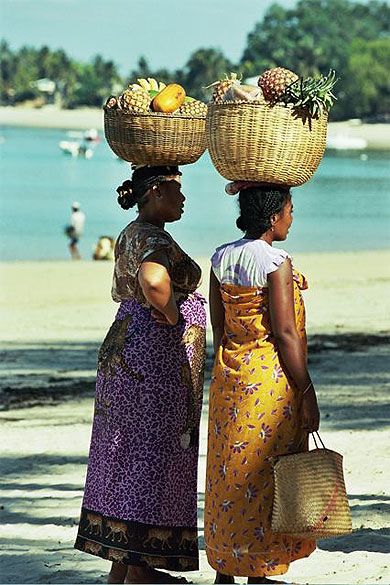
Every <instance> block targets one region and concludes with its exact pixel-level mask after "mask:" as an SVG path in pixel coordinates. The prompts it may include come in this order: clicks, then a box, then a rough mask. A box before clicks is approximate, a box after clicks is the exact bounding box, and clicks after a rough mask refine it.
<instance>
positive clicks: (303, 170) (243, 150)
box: [206, 102, 328, 187]
mask: <svg viewBox="0 0 390 585" xmlns="http://www.w3.org/2000/svg"><path fill="white" fill-rule="evenodd" d="M327 121H328V116H327V114H322V115H321V116H319V118H318V119H313V118H312V119H310V120H306V121H303V119H302V118H300V117H296V116H294V113H293V110H292V108H290V107H286V106H283V105H275V106H273V107H271V106H269V105H268V104H265V103H259V102H225V103H222V104H210V105H209V107H208V113H207V118H206V139H207V147H208V149H209V152H210V156H211V160H212V161H213V164H214V166H215V168H216V169H217V171H218V172H219V173H220V174H221V175H222V176H223V177H225V179H229V180H230V181H235V180H242V181H259V182H263V183H274V184H280V185H289V186H291V187H293V186H298V185H302V184H303V183H305V182H306V181H308V180H309V179H310V178H311V177H312V175H313V173H314V172H315V170H316V169H317V167H318V165H319V164H320V162H321V159H322V157H323V155H324V152H325V145H326V131H327Z"/></svg>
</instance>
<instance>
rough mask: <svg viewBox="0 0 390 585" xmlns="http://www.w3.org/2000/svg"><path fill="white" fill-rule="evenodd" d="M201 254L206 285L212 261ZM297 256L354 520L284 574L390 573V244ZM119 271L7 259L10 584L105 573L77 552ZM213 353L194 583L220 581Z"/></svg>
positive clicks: (323, 579)
mask: <svg viewBox="0 0 390 585" xmlns="http://www.w3.org/2000/svg"><path fill="white" fill-rule="evenodd" d="M199 261H200V263H201V265H202V267H203V269H204V274H205V277H204V280H203V283H202V286H201V292H203V293H204V294H206V293H207V288H208V282H207V273H208V262H207V260H205V259H200V260H199ZM294 263H295V265H296V267H297V268H299V269H300V270H301V271H302V272H303V273H304V274H305V275H306V276H307V278H308V280H309V285H310V288H309V290H308V291H306V292H305V302H306V308H307V313H308V334H309V347H310V369H311V372H312V376H313V379H314V381H315V385H316V388H317V392H318V396H319V402H320V408H321V413H322V423H321V436H322V438H323V440H324V442H325V444H326V446H327V447H329V448H331V449H334V450H336V451H339V452H340V453H342V454H343V455H344V465H345V478H346V483H347V490H348V493H349V498H350V504H351V510H352V517H353V528H354V531H353V533H352V534H351V535H349V536H345V537H340V538H337V539H332V540H324V541H320V542H319V543H318V550H317V551H316V552H315V553H314V554H313V555H312V556H311V557H310V558H308V559H304V560H301V561H297V562H296V563H293V564H292V565H291V567H290V570H289V572H288V573H287V575H285V576H284V577H283V578H281V581H284V582H289V583H292V582H294V583H297V584H301V585H303V584H306V583H307V584H309V583H310V584H311V585H312V584H316V583H318V584H331V585H337V584H351V585H352V584H358V585H369V584H374V583H389V582H390V569H389V567H388V555H386V552H388V551H389V542H390V528H389V514H388V511H389V507H390V501H389V499H388V497H387V496H386V493H385V492H386V487H387V484H388V481H387V482H386V471H385V469H386V465H385V461H386V457H388V455H389V447H388V430H389V410H388V391H389V386H390V372H389V367H388V363H389V354H390V349H389V343H388V342H389V335H390V294H389V293H390V290H389V284H390V250H385V251H375V252H369V251H368V252H355V253H353V252H350V253H337V254H336V253H324V254H299V255H298V254H297V255H296V256H295V258H294ZM111 273H112V264H111V263H97V262H86V261H85V262H84V261H81V262H70V261H69V262H67V261H63V262H9V263H2V264H0V278H1V283H2V284H1V286H0V319H1V322H2V341H1V343H0V351H1V358H2V360H1V368H0V376H1V388H0V398H1V400H0V410H1V411H0V429H1V431H0V433H1V434H0V441H1V444H2V451H3V453H2V458H1V465H0V474H1V476H2V479H3V486H2V487H3V489H2V496H1V503H0V515H1V516H0V517H1V519H2V527H1V529H0V531H1V532H0V542H1V544H2V548H3V552H2V556H1V560H0V562H1V572H0V575H1V577H0V580H1V582H2V583H64V584H71V583H104V582H105V577H106V572H107V566H108V563H107V562H106V561H103V560H101V559H99V558H96V557H92V556H90V555H83V554H82V553H80V552H78V551H75V550H74V549H73V541H74V538H75V534H76V525H77V520H78V514H79V510H80V503H81V498H82V490H83V482H84V476H85V470H86V463H87V455H88V446H89V436H90V424H91V417H92V411H93V392H94V376H95V368H96V355H97V350H98V347H99V344H100V343H101V341H102V339H103V337H104V335H105V333H106V330H107V328H108V326H109V325H110V323H111V321H112V319H113V316H114V314H115V311H116V308H117V305H116V304H115V303H113V302H112V301H111V300H110V286H111ZM208 341H209V342H210V331H209V332H208ZM211 359H212V358H211V352H210V349H209V353H208V360H207V372H206V385H205V401H204V410H203V416H202V429H201V456H200V469H199V483H198V492H199V500H198V502H199V504H198V508H199V525H200V536H201V539H200V544H201V549H202V551H201V571H200V573H190V574H189V576H190V579H191V580H192V581H193V582H195V583H213V580H214V574H213V571H212V570H211V569H210V567H209V566H208V564H207V561H206V558H205V553H204V546H203V504H204V474H205V454H206V425H207V409H208V400H207V389H208V383H209V379H210V369H211ZM237 581H238V582H240V583H242V582H243V579H238V580H237Z"/></svg>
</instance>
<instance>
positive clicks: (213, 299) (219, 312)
mask: <svg viewBox="0 0 390 585" xmlns="http://www.w3.org/2000/svg"><path fill="white" fill-rule="evenodd" d="M209 302H210V317H211V326H212V328H213V346H214V353H217V350H218V348H219V346H220V345H221V339H222V335H223V330H224V325H225V309H224V308H223V303H222V298H221V291H220V288H219V282H218V279H217V277H216V276H215V274H214V272H213V269H212V268H211V269H210V289H209Z"/></svg>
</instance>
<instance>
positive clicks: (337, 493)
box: [271, 435, 352, 540]
mask: <svg viewBox="0 0 390 585" xmlns="http://www.w3.org/2000/svg"><path fill="white" fill-rule="evenodd" d="M313 436H314V435H313ZM318 438H319V440H320V441H321V439H320V437H319V436H318ZM314 439H315V437H314ZM321 444H322V445H323V443H322V441H321ZM275 459H276V463H274V481H275V490H274V502H273V510H272V524H271V529H272V531H273V532H278V533H282V534H288V535H290V536H294V537H297V538H307V539H313V540H316V539H318V538H329V537H333V536H339V535H342V534H349V533H350V532H352V522H351V513H350V509H349V504H348V498H347V494H346V490H345V484H344V476H343V458H342V456H341V455H340V454H339V453H336V452H335V451H330V450H329V449H326V448H325V447H324V445H323V448H320V449H319V448H317V443H316V449H313V450H312V451H307V452H305V453H295V454H292V455H281V456H280V457H276V458H275Z"/></svg>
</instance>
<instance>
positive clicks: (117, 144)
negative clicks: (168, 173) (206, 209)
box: [104, 78, 207, 165]
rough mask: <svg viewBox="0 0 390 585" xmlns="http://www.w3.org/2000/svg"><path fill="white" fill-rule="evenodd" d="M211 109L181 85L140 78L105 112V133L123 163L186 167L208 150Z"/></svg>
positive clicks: (114, 98)
mask: <svg viewBox="0 0 390 585" xmlns="http://www.w3.org/2000/svg"><path fill="white" fill-rule="evenodd" d="M206 113H207V106H206V104H204V103H203V102H200V101H198V100H196V99H194V98H191V97H189V96H186V93H185V90H184V88H183V87H181V86H180V85H178V84H176V83H171V84H169V85H165V84H164V83H162V82H158V81H156V80H155V79H152V78H148V79H138V80H137V83H132V84H130V85H129V86H128V87H127V89H126V90H125V91H124V92H123V93H122V95H120V96H119V97H116V96H111V97H110V98H108V100H107V103H106V105H105V107H104V133H105V136H106V139H107V142H108V144H109V145H110V147H111V149H112V150H113V151H114V153H115V154H116V155H117V156H119V157H120V158H122V159H124V160H126V161H129V162H132V163H136V164H153V165H184V164H190V163H193V162H195V161H196V160H198V158H199V157H200V156H201V155H202V154H203V152H204V151H205V149H206V136H205V119H206Z"/></svg>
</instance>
